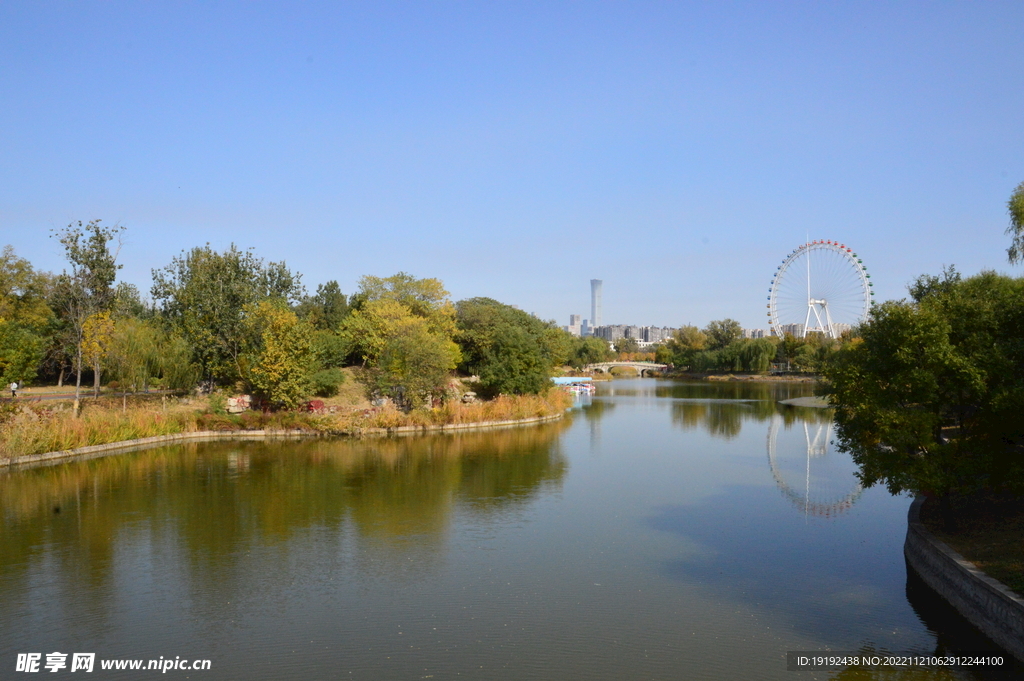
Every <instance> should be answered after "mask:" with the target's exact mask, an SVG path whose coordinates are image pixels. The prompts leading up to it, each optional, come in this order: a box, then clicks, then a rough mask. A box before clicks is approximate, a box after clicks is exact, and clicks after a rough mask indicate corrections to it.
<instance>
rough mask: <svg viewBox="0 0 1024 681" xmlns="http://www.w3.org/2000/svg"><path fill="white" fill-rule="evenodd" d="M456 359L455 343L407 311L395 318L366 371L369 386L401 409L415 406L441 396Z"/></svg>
mask: <svg viewBox="0 0 1024 681" xmlns="http://www.w3.org/2000/svg"><path fill="white" fill-rule="evenodd" d="M458 359H459V348H458V346H457V345H455V343H453V342H452V341H451V340H449V339H447V338H445V337H444V336H442V335H440V334H437V333H434V332H432V331H431V330H430V327H429V324H428V322H427V321H426V320H425V319H424V318H422V317H419V316H416V315H412V314H410V315H407V316H405V317H403V318H401V319H397V320H395V323H394V325H393V326H392V327H391V329H390V333H389V334H388V335H387V337H386V338H385V339H384V342H383V345H382V347H381V349H380V353H379V354H378V355H377V357H376V358H375V360H374V361H373V363H372V365H371V366H370V368H369V371H368V372H367V374H368V378H369V386H370V388H371V390H373V391H374V392H375V393H377V394H379V395H382V396H386V397H389V398H391V400H392V401H394V403H395V404H396V405H397V406H398V407H399V408H401V409H405V410H410V409H416V408H419V407H422V406H424V405H429V404H430V402H431V401H433V400H434V399H437V398H440V397H442V396H443V395H444V393H445V390H446V389H447V387H448V380H449V377H450V376H451V372H452V370H453V369H454V368H455V366H456V364H457V363H458Z"/></svg>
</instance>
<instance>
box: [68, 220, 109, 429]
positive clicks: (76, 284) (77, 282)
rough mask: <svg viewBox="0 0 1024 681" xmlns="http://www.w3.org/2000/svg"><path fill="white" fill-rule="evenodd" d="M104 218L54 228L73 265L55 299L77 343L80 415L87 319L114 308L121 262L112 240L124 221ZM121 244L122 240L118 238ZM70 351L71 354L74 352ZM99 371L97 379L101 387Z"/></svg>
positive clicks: (75, 343)
mask: <svg viewBox="0 0 1024 681" xmlns="http://www.w3.org/2000/svg"><path fill="white" fill-rule="evenodd" d="M100 223H101V221H100V220H92V221H91V222H89V224H87V225H83V224H82V221H81V220H79V221H78V222H77V223H71V224H69V225H68V226H67V227H65V228H64V229H61V230H57V231H55V232H54V234H53V235H52V236H54V237H56V238H57V240H58V241H60V243H61V245H62V246H63V247H64V255H65V257H66V258H67V260H68V264H69V265H70V266H71V268H70V271H67V270H65V271H64V273H63V274H61V275H60V276H58V277H57V279H56V283H55V288H56V290H55V291H54V296H53V298H52V299H53V300H54V301H55V302H57V304H58V305H57V310H56V311H57V313H58V315H59V316H60V317H61V318H62V320H63V322H64V324H65V325H66V328H67V333H66V334H65V335H64V337H65V338H66V339H67V340H68V341H69V342H72V343H73V348H74V349H73V350H72V351H71V353H73V357H74V369H75V403H74V412H75V414H76V415H77V414H78V410H79V405H80V399H81V391H82V362H83V354H82V350H83V341H84V340H85V324H86V321H87V320H88V319H89V318H90V317H92V316H93V315H94V314H97V313H99V312H104V311H107V310H109V309H110V307H111V305H112V303H113V301H114V288H113V284H114V279H116V278H117V271H118V270H119V269H121V265H118V264H117V255H118V251H119V250H120V248H119V247H118V248H116V249H114V250H113V251H111V248H110V244H111V242H112V241H114V240H116V239H119V236H120V234H121V232H122V231H124V228H123V227H121V226H120V225H114V226H113V227H105V226H104V225H102V224H100ZM118 245H120V241H118ZM71 353H69V354H71ZM98 381H99V373H98V372H97V374H96V377H95V379H94V384H95V387H96V388H97V389H98V387H99V383H98Z"/></svg>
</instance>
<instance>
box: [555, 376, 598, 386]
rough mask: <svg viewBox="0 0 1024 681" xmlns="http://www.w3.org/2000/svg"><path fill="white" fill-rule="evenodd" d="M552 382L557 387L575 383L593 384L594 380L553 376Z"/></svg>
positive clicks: (587, 377) (581, 377)
mask: <svg viewBox="0 0 1024 681" xmlns="http://www.w3.org/2000/svg"><path fill="white" fill-rule="evenodd" d="M551 380H552V381H553V382H554V384H555V385H572V384H573V383H591V382H593V380H594V379H592V378H591V377H590V376H552V377H551Z"/></svg>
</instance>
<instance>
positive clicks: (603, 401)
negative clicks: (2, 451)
mask: <svg viewBox="0 0 1024 681" xmlns="http://www.w3.org/2000/svg"><path fill="white" fill-rule="evenodd" d="M811 392H812V388H811V386H810V385H809V384H806V383H771V384H767V383H766V384H756V383H707V382H700V383H697V382H689V383H688V382H681V381H669V380H658V379H625V380H615V381H611V382H607V383H601V384H599V390H598V394H597V395H596V396H594V397H593V398H590V399H588V400H587V401H586V402H585V403H579V404H577V406H576V407H575V408H574V409H573V411H572V412H571V413H570V415H569V416H568V417H567V418H566V419H564V420H563V421H561V422H556V423H552V424H547V425H541V426H530V427H521V428H513V429H507V430H499V431H490V432H478V433H462V434H458V435H437V436H421V437H408V438H390V439H362V440H360V439H340V440H305V441H299V442H296V441H271V442H218V443H192V444H183V445H175V446H170V447H162V448H158V449H150V450H146V451H141V452H134V453H128V454H120V455H116V456H109V457H105V458H100V459H94V460H91V461H81V462H73V463H66V464H62V465H58V466H51V467H45V468H35V469H29V470H24V471H16V472H12V473H9V474H0V512H2V514H3V522H2V526H0V532H2V533H0V540H2V544H0V546H2V554H0V678H26V677H24V676H23V674H18V673H15V671H14V670H15V661H16V658H17V655H18V654H19V653H40V654H42V662H41V663H40V664H44V663H45V662H46V654H47V653H51V652H55V651H56V652H62V653H74V652H92V653H95V654H96V670H95V672H94V674H95V675H96V678H154V674H159V672H157V671H145V670H143V671H138V672H130V671H120V672H114V671H103V670H101V669H100V668H99V665H100V661H101V660H114V659H126V660H127V659H143V660H150V659H159V658H163V660H174V659H176V658H180V659H186V660H195V659H208V660H210V669H209V670H200V671H194V670H193V671H185V670H180V669H172V670H171V671H168V672H167V674H169V677H168V678H171V677H174V678H196V679H209V680H212V679H246V680H253V679H257V680H259V679H267V680H270V679H273V680H276V681H281V680H289V679H296V680H297V679H303V680H306V679H387V680H394V679H398V680H404V679H426V678H431V679H488V680H489V679H509V680H511V679H515V680H517V681H520V680H523V679H552V680H555V679H558V680H571V679H587V680H605V679H608V680H611V679H615V680H624V679H716V680H718V679H722V680H724V679H730V680H731V679H790V680H792V679H794V678H799V679H820V678H842V679H855V678H863V679H868V678H872V679H876V678H893V679H895V678H899V679H909V678H913V679H961V678H962V679H974V678H985V679H989V678H992V679H995V678H1012V677H1013V674H1017V673H1020V670H1019V669H1016V670H1009V669H1004V670H1002V671H991V670H990V671H989V672H988V673H987V674H985V673H978V672H966V671H954V670H911V671H912V672H913V673H912V674H910V675H907V670H903V672H902V673H903V674H904V675H899V674H893V675H889V676H887V675H885V673H883V672H879V671H877V670H876V671H875V672H872V673H868V672H866V671H863V670H854V669H851V670H847V671H845V672H840V673H838V674H837V673H836V672H788V671H787V670H786V652H787V651H797V650H799V651H824V650H840V651H844V650H845V651H861V652H879V653H884V652H887V651H891V652H897V651H899V652H902V651H909V652H915V653H919V654H932V653H935V652H936V651H939V652H956V651H966V650H970V651H974V650H993V648H992V644H990V643H988V642H987V641H986V640H985V639H983V638H980V637H979V636H978V635H977V634H976V633H975V632H973V630H971V629H970V627H968V626H966V625H965V624H964V623H963V622H962V620H959V618H957V617H956V616H955V615H953V614H951V613H950V611H949V609H948V608H947V607H946V606H945V605H944V604H943V603H942V602H941V600H939V599H937V598H936V597H935V596H934V594H932V593H931V592H930V591H928V590H927V588H925V587H923V586H921V585H920V584H919V583H917V581H916V580H915V579H913V578H912V579H911V580H910V581H909V582H908V577H907V572H906V567H905V563H904V559H903V548H902V547H903V540H904V535H905V532H906V512H907V509H908V507H909V504H910V500H909V498H907V497H892V496H890V495H889V494H888V493H887V492H886V491H885V490H884V489H877V488H872V489H867V490H863V489H861V488H860V486H859V485H858V484H857V480H856V478H855V477H854V471H855V466H854V465H853V463H852V461H851V460H850V458H849V457H848V456H846V455H843V454H840V453H838V452H836V451H835V448H834V445H832V444H831V440H832V439H833V438H834V432H833V430H832V424H831V420H830V412H828V411H827V410H820V409H805V408H793V407H786V406H782V405H779V404H778V403H777V401H778V400H782V399H787V398H791V397H799V396H804V395H809V394H811ZM70 659H71V658H70V656H69V657H68V667H69V668H68V669H62V670H61V671H62V673H71V672H70ZM42 671H44V672H45V671H46V670H45V669H43V670H42ZM75 673H77V672H75ZM794 674H795V676H794ZM27 678H32V677H27ZM86 678H93V677H86Z"/></svg>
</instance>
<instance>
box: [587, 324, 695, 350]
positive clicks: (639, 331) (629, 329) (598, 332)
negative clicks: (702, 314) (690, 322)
mask: <svg viewBox="0 0 1024 681" xmlns="http://www.w3.org/2000/svg"><path fill="white" fill-rule="evenodd" d="M675 332H676V329H675V328H673V327H670V326H631V325H626V324H609V325H607V326H598V327H593V328H591V329H590V333H591V335H594V336H597V337H598V338H603V339H604V340H606V341H608V342H609V343H615V341H618V340H622V339H623V338H632V339H633V340H635V341H636V342H637V344H638V345H639V346H640V347H641V348H646V347H649V346H651V345H657V344H658V343H662V342H664V341H666V340H668V339H669V338H670V337H671V336H672V334H673V333H675Z"/></svg>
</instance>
